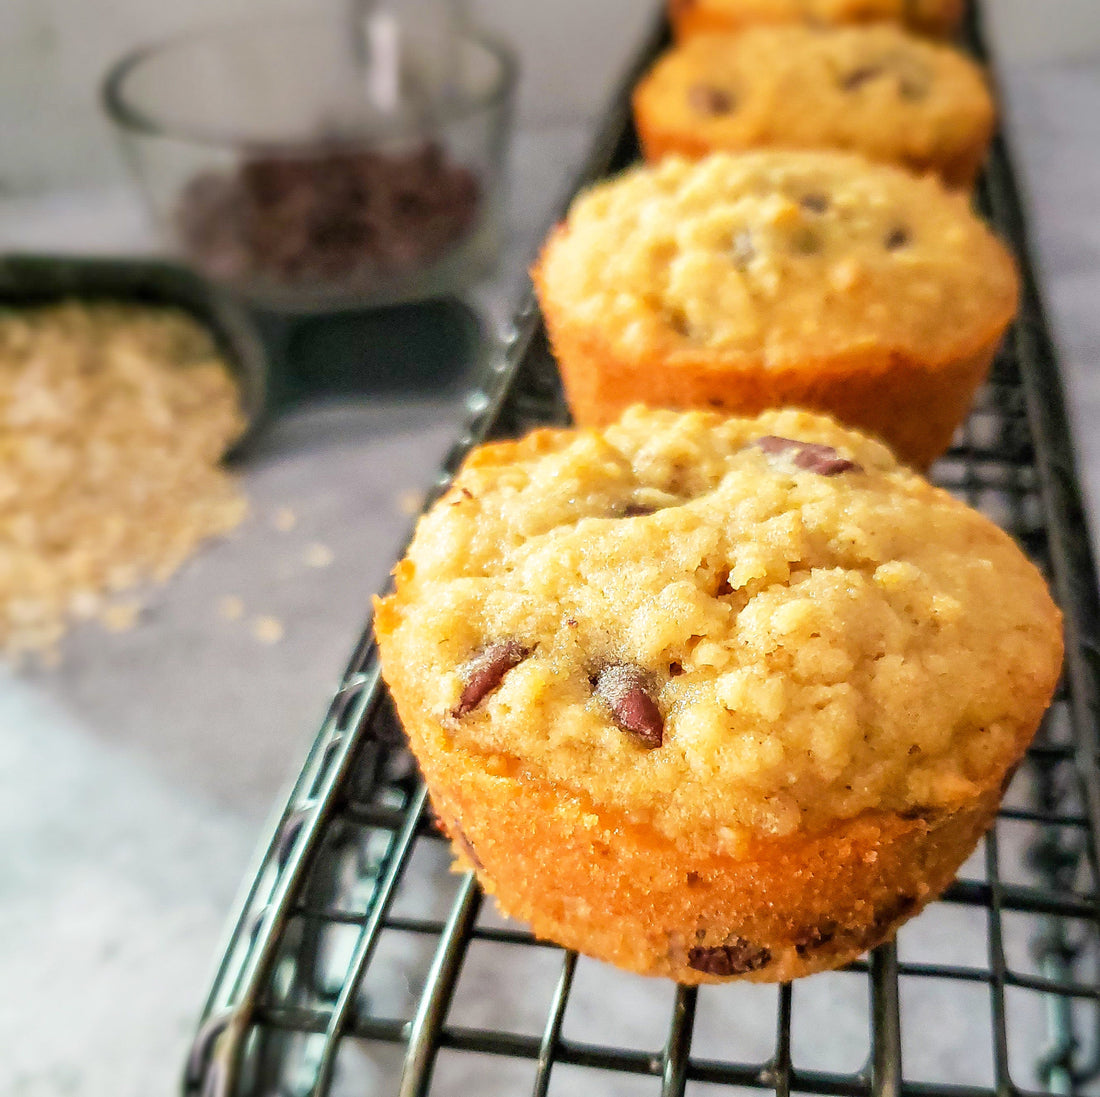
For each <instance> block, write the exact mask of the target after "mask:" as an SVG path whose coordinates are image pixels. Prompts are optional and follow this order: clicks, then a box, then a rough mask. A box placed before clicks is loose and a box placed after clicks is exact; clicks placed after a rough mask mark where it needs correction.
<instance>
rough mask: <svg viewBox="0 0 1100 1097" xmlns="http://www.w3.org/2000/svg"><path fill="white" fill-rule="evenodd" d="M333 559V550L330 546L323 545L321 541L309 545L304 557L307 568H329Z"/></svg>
mask: <svg viewBox="0 0 1100 1097" xmlns="http://www.w3.org/2000/svg"><path fill="white" fill-rule="evenodd" d="M333 559H334V557H333V554H332V549H330V548H329V547H328V545H323V544H321V542H320V541H314V542H313V543H312V544H309V545H307V546H306V551H305V554H304V556H303V557H302V560H303V561H304V563H305V565H306V567H307V568H327V567H328V566H329V565H330V564H331V563H332V561H333Z"/></svg>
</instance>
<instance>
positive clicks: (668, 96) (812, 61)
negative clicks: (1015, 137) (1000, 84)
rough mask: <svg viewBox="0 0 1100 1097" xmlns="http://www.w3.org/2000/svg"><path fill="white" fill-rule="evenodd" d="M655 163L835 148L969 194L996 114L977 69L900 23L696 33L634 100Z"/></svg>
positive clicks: (647, 80) (671, 53) (662, 63)
mask: <svg viewBox="0 0 1100 1097" xmlns="http://www.w3.org/2000/svg"><path fill="white" fill-rule="evenodd" d="M634 106H635V114H636V117H637V119H638V129H639V132H640V135H641V138H642V143H643V147H644V148H645V151H646V155H647V157H648V158H649V159H651V160H653V159H659V158H660V156H662V155H665V154H667V153H669V152H682V153H684V154H685V155H689V156H701V155H705V154H706V153H707V152H708V151H711V150H713V149H729V150H738V149H749V148H756V147H780V148H782V147H786V148H836V149H850V150H852V151H856V152H860V153H862V154H864V155H865V156H868V157H869V158H871V159H873V160H879V161H884V162H887V163H897V164H901V165H903V166H906V167H908V168H910V169H911V170H914V171H918V172H920V171H935V172H937V173H939V174H940V176H941V177H942V178H944V180H945V181H946V182H948V183H949V184H951V185H953V186H968V185H969V184H970V183H971V182H972V181H973V178H974V175H975V174H976V172H977V170H978V168H979V167H980V165H981V162H982V160H983V159H984V155H985V150H986V147H987V145H988V143H989V138H990V135H991V133H992V128H993V120H994V108H993V102H992V98H991V96H990V94H989V91H988V89H987V87H986V84H985V80H984V78H983V75H982V72H981V70H980V69H979V68H978V66H977V65H975V64H974V63H973V62H972V61H971V60H970V59H969V58H967V57H965V56H964V55H963V54H961V53H960V52H959V51H957V50H955V49H952V48H951V47H948V46H943V45H937V44H935V43H932V42H930V41H928V40H925V39H920V38H915V37H913V36H911V35H909V34H906V33H905V32H904V31H902V30H901V29H899V28H898V27H896V26H893V25H890V24H885V23H884V24H877V25H874V26H859V27H848V26H838V27H832V28H811V27H807V26H804V25H801V24H795V23H792V24H780V25H765V26H759V27H753V28H751V29H749V30H746V31H744V32H743V33H741V34H737V35H728V34H723V35H698V36H695V37H693V38H691V39H689V40H688V41H686V42H683V43H681V44H680V45H679V46H678V47H676V48H675V49H673V50H671V51H669V52H668V53H667V54H665V55H664V56H663V57H662V58H661V59H660V60H659V61H658V62H657V64H656V65H655V66H654V68H653V70H652V71H651V72H650V74H649V75H648V76H647V77H646V78H645V79H644V80H643V81H642V83H641V84H640V85H639V87H638V89H637V90H636V93H635V98H634Z"/></svg>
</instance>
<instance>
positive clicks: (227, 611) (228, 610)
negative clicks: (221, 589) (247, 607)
mask: <svg viewBox="0 0 1100 1097" xmlns="http://www.w3.org/2000/svg"><path fill="white" fill-rule="evenodd" d="M218 615H219V616H220V617H221V618H222V619H223V620H226V621H239V620H240V619H241V618H242V617H243V616H244V601H243V600H242V599H241V598H239V597H238V596H237V595H236V594H227V595H225V597H223V598H220V599H219V600H218Z"/></svg>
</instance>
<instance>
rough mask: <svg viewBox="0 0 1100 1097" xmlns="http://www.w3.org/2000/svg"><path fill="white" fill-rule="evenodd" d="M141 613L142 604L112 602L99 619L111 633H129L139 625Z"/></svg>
mask: <svg viewBox="0 0 1100 1097" xmlns="http://www.w3.org/2000/svg"><path fill="white" fill-rule="evenodd" d="M140 613H141V603H140V602H132V601H131V602H112V603H111V605H109V606H107V607H106V608H105V609H104V610H103V611H102V612H101V613H100V615H99V619H100V621H101V622H102V623H103V626H104V628H106V629H108V630H109V631H110V632H128V631H129V630H130V629H132V628H133V627H134V625H136V624H137V620H138V615H139V614H140Z"/></svg>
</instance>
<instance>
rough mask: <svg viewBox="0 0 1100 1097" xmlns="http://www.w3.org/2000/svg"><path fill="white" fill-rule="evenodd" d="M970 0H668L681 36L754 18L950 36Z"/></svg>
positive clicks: (735, 25)
mask: <svg viewBox="0 0 1100 1097" xmlns="http://www.w3.org/2000/svg"><path fill="white" fill-rule="evenodd" d="M964 7H965V0H669V13H670V15H671V17H672V23H673V26H674V28H675V30H676V33H677V35H679V36H681V37H686V36H688V35H691V34H696V33H699V32H701V31H731V30H740V29H742V28H744V27H746V26H751V25H753V24H754V23H782V22H792V21H797V22H805V23H810V24H812V25H820V24H823V23H824V24H828V23H875V22H898V23H904V24H905V25H906V26H908V27H909V28H910V29H911V30H915V31H918V32H919V33H921V34H930V35H936V36H941V37H942V36H946V35H949V34H951V33H952V32H953V31H954V30H955V28H956V27H957V26H958V24H959V21H960V19H961V18H962V14H963V9H964Z"/></svg>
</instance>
